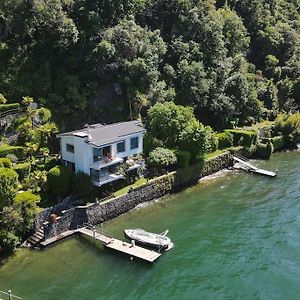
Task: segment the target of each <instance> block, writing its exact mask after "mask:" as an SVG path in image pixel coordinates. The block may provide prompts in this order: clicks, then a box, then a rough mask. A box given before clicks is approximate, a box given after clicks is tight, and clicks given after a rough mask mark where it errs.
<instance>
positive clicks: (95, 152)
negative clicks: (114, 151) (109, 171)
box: [93, 148, 102, 162]
mask: <svg viewBox="0 0 300 300" xmlns="http://www.w3.org/2000/svg"><path fill="white" fill-rule="evenodd" d="M93 158H94V162H97V161H100V160H101V159H102V148H93Z"/></svg>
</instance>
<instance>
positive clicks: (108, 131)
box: [57, 121, 146, 146]
mask: <svg viewBox="0 0 300 300" xmlns="http://www.w3.org/2000/svg"><path fill="white" fill-rule="evenodd" d="M145 131H146V130H145V128H144V127H143V126H142V124H141V122H140V121H129V122H120V123H114V124H109V125H103V124H93V125H89V126H87V127H85V128H83V129H80V130H76V131H70V132H66V133H61V134H58V135H57V137H63V136H77V137H81V138H87V142H88V143H90V144H94V145H96V146H101V145H106V144H111V143H114V142H117V141H120V140H122V138H124V137H126V136H128V135H132V134H136V133H140V132H145Z"/></svg>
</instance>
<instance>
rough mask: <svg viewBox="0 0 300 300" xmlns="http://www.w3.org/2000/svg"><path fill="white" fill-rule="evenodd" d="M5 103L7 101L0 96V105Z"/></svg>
mask: <svg viewBox="0 0 300 300" xmlns="http://www.w3.org/2000/svg"><path fill="white" fill-rule="evenodd" d="M6 102H7V99H6V98H5V97H4V95H3V94H0V104H5V103H6Z"/></svg>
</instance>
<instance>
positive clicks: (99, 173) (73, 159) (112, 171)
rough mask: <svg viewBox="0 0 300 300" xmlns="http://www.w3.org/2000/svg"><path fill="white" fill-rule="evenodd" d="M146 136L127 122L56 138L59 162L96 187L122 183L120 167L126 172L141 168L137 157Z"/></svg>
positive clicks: (94, 127)
mask: <svg viewBox="0 0 300 300" xmlns="http://www.w3.org/2000/svg"><path fill="white" fill-rule="evenodd" d="M145 132H146V130H145V129H144V128H143V126H142V124H141V123H140V122H139V121H129V122H121V123H115V124H109V125H102V124H94V125H89V126H87V127H85V128H83V129H80V130H76V131H71V132H66V133H62V134H59V135H57V137H58V138H59V139H60V149H61V158H62V162H63V164H65V165H67V166H69V167H70V168H71V169H72V170H73V171H74V172H79V171H81V172H84V173H86V174H88V175H90V176H91V179H92V181H93V184H94V185H96V186H102V185H104V184H106V183H109V182H112V181H115V180H118V179H122V178H123V177H124V176H123V175H122V174H121V173H120V172H119V168H120V166H121V165H122V164H124V163H125V165H126V166H127V168H128V170H134V169H138V168H141V167H143V165H144V161H143V159H141V157H140V154H142V152H143V135H144V133H145Z"/></svg>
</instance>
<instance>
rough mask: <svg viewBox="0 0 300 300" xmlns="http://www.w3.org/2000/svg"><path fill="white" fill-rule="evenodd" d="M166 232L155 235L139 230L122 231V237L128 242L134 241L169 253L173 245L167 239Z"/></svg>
mask: <svg viewBox="0 0 300 300" xmlns="http://www.w3.org/2000/svg"><path fill="white" fill-rule="evenodd" d="M168 232H169V231H168V230H166V231H164V232H162V233H160V234H157V233H152V232H148V231H145V230H143V229H140V228H136V229H124V235H125V237H126V238H128V239H130V240H134V241H135V242H136V243H139V244H144V245H146V246H149V247H155V248H159V249H164V250H165V251H169V250H171V249H172V248H173V243H172V241H171V239H170V238H169V237H167V236H166V235H167V234H168Z"/></svg>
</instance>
